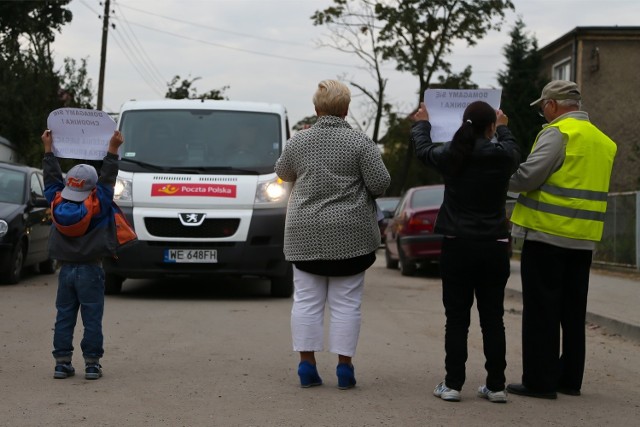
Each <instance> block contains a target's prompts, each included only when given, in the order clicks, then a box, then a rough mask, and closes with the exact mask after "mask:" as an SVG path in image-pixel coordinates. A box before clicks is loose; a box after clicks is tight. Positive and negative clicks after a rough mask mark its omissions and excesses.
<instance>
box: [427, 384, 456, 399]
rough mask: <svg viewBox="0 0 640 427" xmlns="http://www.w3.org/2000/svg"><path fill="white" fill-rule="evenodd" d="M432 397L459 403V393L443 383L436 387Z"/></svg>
mask: <svg viewBox="0 0 640 427" xmlns="http://www.w3.org/2000/svg"><path fill="white" fill-rule="evenodd" d="M433 395H434V396H436V397H439V398H440V399H442V400H446V401H447V402H460V391H459V390H454V389H452V388H449V387H447V386H446V385H445V384H444V381H442V382H441V383H440V384H438V385H437V386H436V388H435V389H434V390H433Z"/></svg>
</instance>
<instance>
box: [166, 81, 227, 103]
mask: <svg viewBox="0 0 640 427" xmlns="http://www.w3.org/2000/svg"><path fill="white" fill-rule="evenodd" d="M196 80H200V77H194V78H193V79H191V80H189V79H183V80H182V81H181V80H180V76H179V75H176V76H175V77H174V78H173V79H171V81H170V82H169V83H168V84H167V93H166V94H165V95H164V96H165V98H170V99H228V98H227V97H225V96H224V92H225V91H226V90H227V89H229V86H223V87H222V88H220V89H212V90H210V91H209V92H205V93H203V94H200V95H198V90H197V89H196V88H195V87H193V83H194V82H195V81H196Z"/></svg>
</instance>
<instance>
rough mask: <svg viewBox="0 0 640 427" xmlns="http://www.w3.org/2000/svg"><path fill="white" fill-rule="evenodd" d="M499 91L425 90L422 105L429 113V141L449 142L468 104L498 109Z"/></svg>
mask: <svg viewBox="0 0 640 427" xmlns="http://www.w3.org/2000/svg"><path fill="white" fill-rule="evenodd" d="M501 96H502V90H500V89H427V90H426V91H425V92H424V104H425V105H426V107H427V111H429V122H431V140H432V141H433V142H447V141H451V139H452V138H453V134H454V133H456V131H457V130H458V128H459V127H460V125H461V124H462V115H463V113H464V110H465V109H466V108H467V106H468V105H469V104H471V103H472V102H475V101H484V102H486V103H487V104H489V105H491V106H492V107H493V108H494V109H495V110H497V109H499V108H500V97H501Z"/></svg>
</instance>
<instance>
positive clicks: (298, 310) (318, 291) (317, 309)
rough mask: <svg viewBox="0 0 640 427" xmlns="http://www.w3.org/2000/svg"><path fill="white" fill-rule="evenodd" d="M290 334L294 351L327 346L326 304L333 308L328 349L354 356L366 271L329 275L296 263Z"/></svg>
mask: <svg viewBox="0 0 640 427" xmlns="http://www.w3.org/2000/svg"><path fill="white" fill-rule="evenodd" d="M293 284H294V289H295V290H294V294H293V308H292V309H291V335H292V338H293V350H294V351H322V350H324V308H325V304H326V305H327V306H328V307H329V311H330V325H329V351H330V352H332V353H336V354H340V355H343V356H349V357H353V356H354V355H355V353H356V346H357V344H358V337H359V336H360V323H361V319H362V315H361V311H360V306H361V304H362V291H363V289H364V271H363V272H362V273H359V274H356V275H354V276H340V277H327V276H318V275H316V274H311V273H307V272H305V271H302V270H298V269H297V268H295V266H294V267H293Z"/></svg>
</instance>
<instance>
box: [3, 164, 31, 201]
mask: <svg viewBox="0 0 640 427" xmlns="http://www.w3.org/2000/svg"><path fill="white" fill-rule="evenodd" d="M25 180H26V174H25V173H24V172H20V171H16V170H12V169H5V168H2V167H0V202H4V203H14V204H22V203H24V202H25V200H24V197H25V192H24V183H25Z"/></svg>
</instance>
